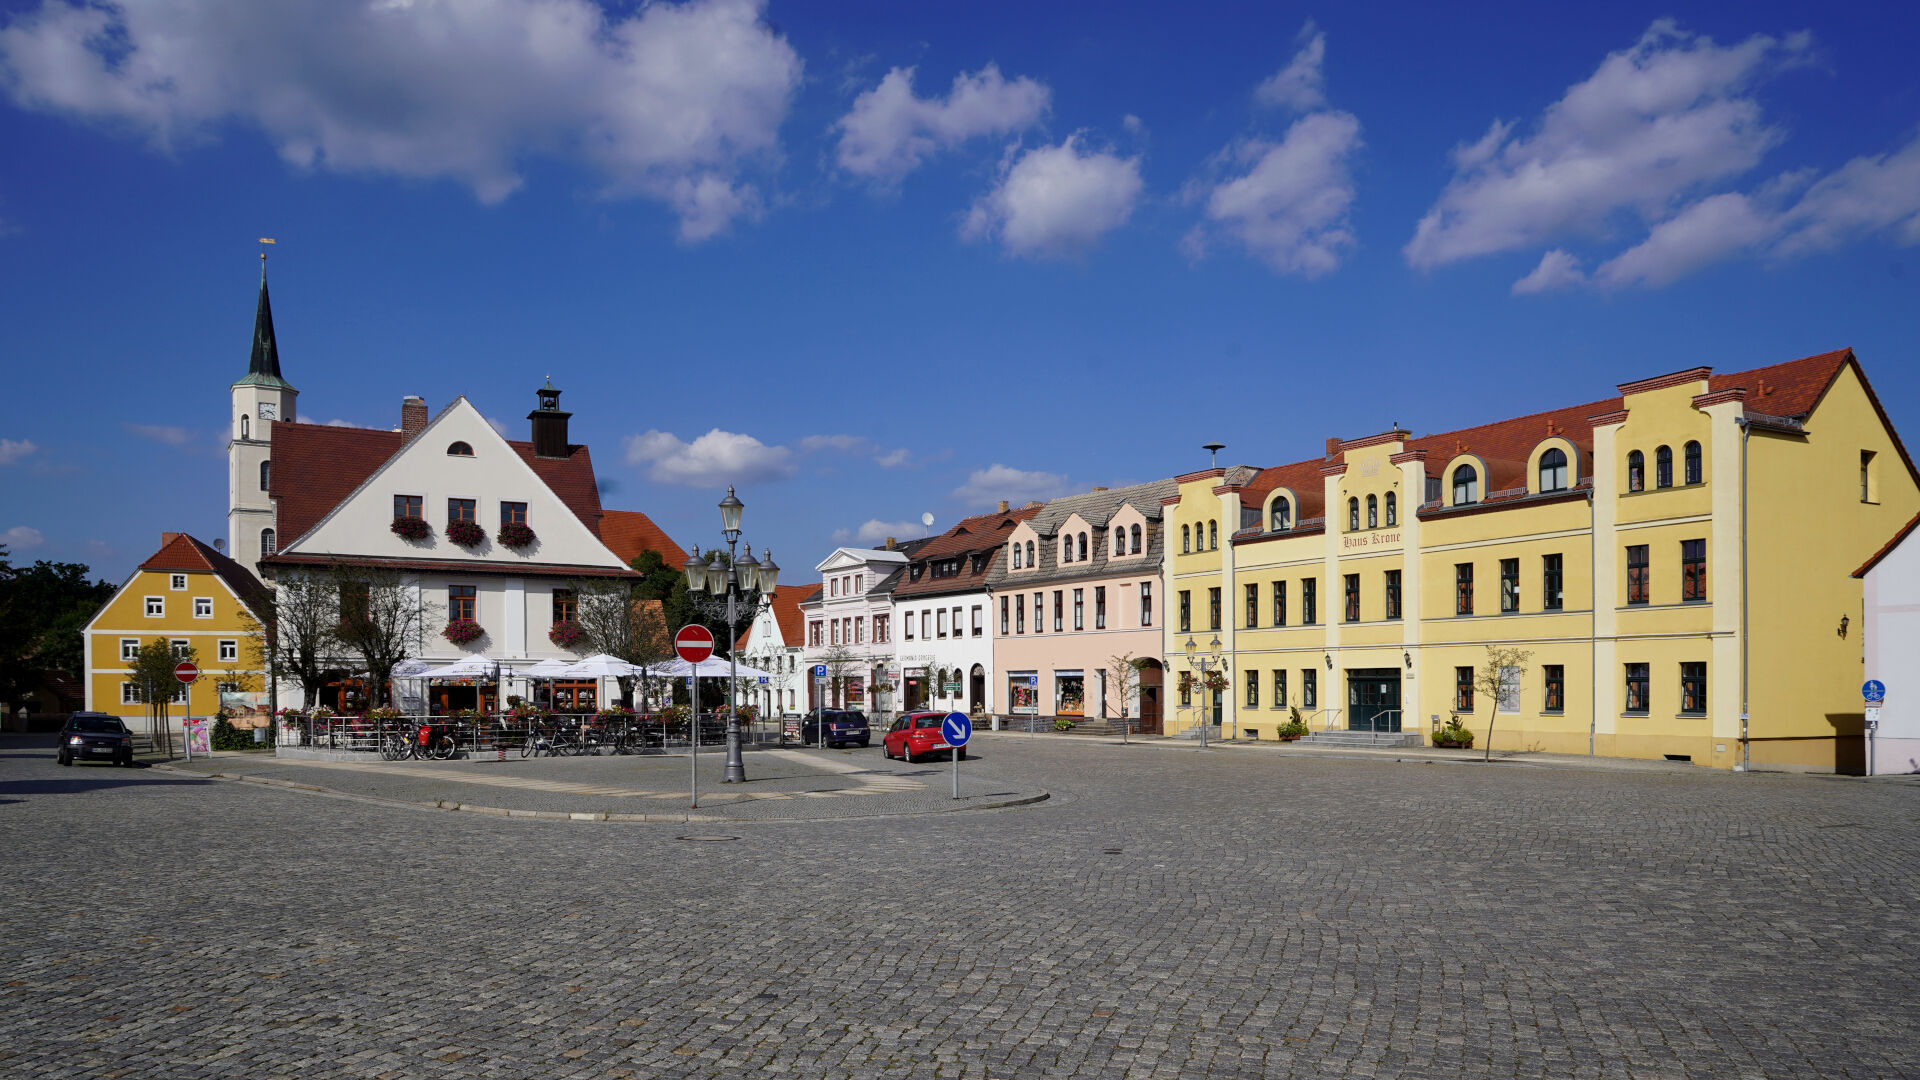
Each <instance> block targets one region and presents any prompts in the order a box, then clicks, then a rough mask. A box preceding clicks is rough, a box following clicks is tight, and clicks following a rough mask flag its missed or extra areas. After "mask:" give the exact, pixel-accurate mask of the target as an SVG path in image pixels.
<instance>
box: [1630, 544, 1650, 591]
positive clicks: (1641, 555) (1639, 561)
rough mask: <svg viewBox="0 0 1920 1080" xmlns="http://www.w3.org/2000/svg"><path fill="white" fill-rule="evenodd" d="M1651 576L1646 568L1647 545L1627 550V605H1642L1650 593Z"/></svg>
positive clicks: (1637, 545) (1636, 545)
mask: <svg viewBox="0 0 1920 1080" xmlns="http://www.w3.org/2000/svg"><path fill="white" fill-rule="evenodd" d="M1651 583H1652V575H1651V573H1650V572H1649V571H1648V568H1647V545H1645V544H1634V545H1633V546H1631V547H1629V548H1627V603H1629V604H1644V603H1646V602H1647V593H1648V592H1650V591H1651V587H1652V586H1651Z"/></svg>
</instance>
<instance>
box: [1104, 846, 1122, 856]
mask: <svg viewBox="0 0 1920 1080" xmlns="http://www.w3.org/2000/svg"><path fill="white" fill-rule="evenodd" d="M1100 854H1102V855H1118V854H1120V849H1119V848H1117V847H1110V848H1102V849H1101V850H1100Z"/></svg>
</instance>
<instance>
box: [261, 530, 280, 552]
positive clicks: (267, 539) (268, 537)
mask: <svg viewBox="0 0 1920 1080" xmlns="http://www.w3.org/2000/svg"><path fill="white" fill-rule="evenodd" d="M279 550H280V544H279V541H278V539H277V538H276V537H275V535H274V531H273V530H272V529H261V530H260V557H261V558H265V557H267V556H268V555H271V554H273V553H274V552H276V551H279Z"/></svg>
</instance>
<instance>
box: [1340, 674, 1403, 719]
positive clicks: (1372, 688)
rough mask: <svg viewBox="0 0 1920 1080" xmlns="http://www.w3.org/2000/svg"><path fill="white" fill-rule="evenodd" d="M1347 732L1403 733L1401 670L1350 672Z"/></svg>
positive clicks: (1348, 677)
mask: <svg viewBox="0 0 1920 1080" xmlns="http://www.w3.org/2000/svg"><path fill="white" fill-rule="evenodd" d="M1347 730H1348V731H1399V730H1400V671H1399V669H1398V668H1349V669H1348V670H1347Z"/></svg>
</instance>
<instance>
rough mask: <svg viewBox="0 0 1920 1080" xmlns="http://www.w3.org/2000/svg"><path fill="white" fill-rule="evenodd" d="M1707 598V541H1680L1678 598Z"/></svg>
mask: <svg viewBox="0 0 1920 1080" xmlns="http://www.w3.org/2000/svg"><path fill="white" fill-rule="evenodd" d="M1706 598H1707V542H1706V541H1705V540H1682V541H1680V599H1682V600H1705V599H1706Z"/></svg>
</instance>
